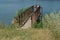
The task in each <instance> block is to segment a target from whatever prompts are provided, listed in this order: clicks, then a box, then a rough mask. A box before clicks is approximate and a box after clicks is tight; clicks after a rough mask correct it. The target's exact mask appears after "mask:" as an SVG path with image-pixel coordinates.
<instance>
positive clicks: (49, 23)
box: [0, 12, 60, 40]
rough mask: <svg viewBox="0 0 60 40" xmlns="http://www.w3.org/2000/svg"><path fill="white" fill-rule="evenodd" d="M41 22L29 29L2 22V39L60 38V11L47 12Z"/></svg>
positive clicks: (42, 39)
mask: <svg viewBox="0 0 60 40" xmlns="http://www.w3.org/2000/svg"><path fill="white" fill-rule="evenodd" d="M41 23H42V24H41ZM41 23H39V24H37V23H36V24H35V28H28V29H20V28H17V27H16V26H14V25H12V26H11V27H9V26H8V25H7V24H4V25H3V24H2V23H0V40H60V12H58V13H50V14H46V15H45V16H43V18H42V22H41ZM38 28H39V29H38Z"/></svg>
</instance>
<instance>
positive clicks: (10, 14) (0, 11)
mask: <svg viewBox="0 0 60 40" xmlns="http://www.w3.org/2000/svg"><path fill="white" fill-rule="evenodd" d="M36 4H38V5H40V6H41V7H42V8H43V13H49V12H56V11H58V10H60V1H39V0H38V1H37V0H35V1H34V0H32V1H31V0H0V21H2V22H3V23H8V24H11V21H12V19H13V18H14V16H15V15H16V12H17V11H18V10H19V9H21V8H23V7H27V6H31V5H36Z"/></svg>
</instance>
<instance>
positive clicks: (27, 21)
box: [13, 5, 41, 28]
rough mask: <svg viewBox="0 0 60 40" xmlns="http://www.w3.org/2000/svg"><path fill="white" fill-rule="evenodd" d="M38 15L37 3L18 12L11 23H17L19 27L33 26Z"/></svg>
mask: <svg viewBox="0 0 60 40" xmlns="http://www.w3.org/2000/svg"><path fill="white" fill-rule="evenodd" d="M21 11H22V10H21ZM40 15H41V7H40V6H39V5H36V6H31V7H29V8H27V9H25V10H24V11H23V12H18V15H17V16H16V17H15V18H14V19H15V21H14V22H13V23H17V24H18V26H19V27H21V28H24V27H25V28H27V27H33V25H34V23H35V22H38V20H39V17H40Z"/></svg>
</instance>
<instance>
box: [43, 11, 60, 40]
mask: <svg viewBox="0 0 60 40" xmlns="http://www.w3.org/2000/svg"><path fill="white" fill-rule="evenodd" d="M42 22H43V27H44V28H48V29H50V30H51V32H52V33H53V35H54V37H55V40H60V12H57V13H50V14H46V15H45V16H44V17H43V19H42Z"/></svg>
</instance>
